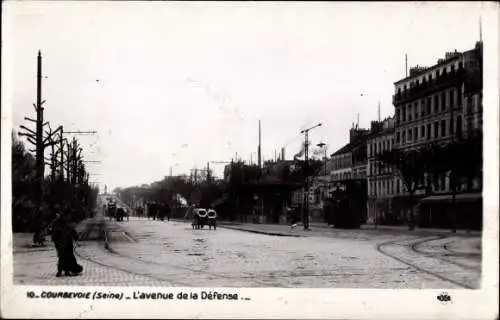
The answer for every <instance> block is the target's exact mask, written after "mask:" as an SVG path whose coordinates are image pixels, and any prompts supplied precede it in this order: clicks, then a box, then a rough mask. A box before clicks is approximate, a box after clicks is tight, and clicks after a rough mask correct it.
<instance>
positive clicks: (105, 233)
mask: <svg viewBox="0 0 500 320" xmlns="http://www.w3.org/2000/svg"><path fill="white" fill-rule="evenodd" d="M93 226H95V224H93V225H91V227H90V228H92V227H93ZM98 227H99V228H100V229H99V232H102V235H103V239H102V240H103V241H104V249H105V250H106V251H107V252H109V253H111V254H113V255H116V256H119V257H121V258H125V259H128V260H132V261H135V262H139V263H142V264H147V265H150V264H154V265H156V266H164V267H169V268H171V269H174V270H180V271H183V272H186V271H187V272H191V273H193V274H198V275H205V276H210V277H215V278H219V279H225V280H239V279H242V277H240V276H225V275H220V274H217V273H213V272H207V271H203V270H199V269H193V268H189V267H183V266H179V265H174V264H170V263H159V262H157V261H152V260H143V259H139V258H137V257H134V256H130V255H127V254H124V253H121V252H118V251H116V250H114V249H113V248H112V246H111V245H110V243H109V234H108V233H109V230H106V227H105V226H104V225H103V224H101V225H99V226H98ZM86 231H87V230H86ZM90 232H91V231H87V234H88V233H90ZM125 233H126V232H125ZM84 234H85V233H84ZM133 240H134V242H137V240H135V239H133ZM79 257H80V258H82V259H84V260H88V261H91V262H93V263H96V264H99V265H101V266H104V267H108V268H113V269H116V270H120V271H124V272H128V273H131V274H135V275H139V276H146V277H149V278H151V279H154V280H158V281H166V282H171V283H174V284H177V285H181V286H186V287H192V285H190V284H187V283H182V282H178V281H171V280H169V279H165V278H161V277H156V276H152V275H150V274H148V273H137V272H134V271H130V270H128V269H124V268H120V267H116V266H112V265H107V264H104V263H102V262H100V261H97V260H94V259H91V258H87V257H82V255H79ZM250 279H251V278H250ZM251 282H252V283H254V284H256V285H259V286H268V285H269V284H268V283H267V282H263V281H258V280H251Z"/></svg>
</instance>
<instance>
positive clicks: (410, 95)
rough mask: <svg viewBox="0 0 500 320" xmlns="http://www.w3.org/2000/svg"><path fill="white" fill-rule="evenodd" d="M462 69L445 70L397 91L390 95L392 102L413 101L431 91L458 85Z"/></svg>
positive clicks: (463, 73) (462, 76)
mask: <svg viewBox="0 0 500 320" xmlns="http://www.w3.org/2000/svg"><path fill="white" fill-rule="evenodd" d="M464 75H465V72H464V69H463V68H461V69H458V70H456V71H451V72H446V73H443V74H442V75H440V76H437V78H434V79H432V80H431V81H428V82H424V83H421V84H419V85H417V86H414V87H412V88H410V89H408V90H406V91H403V92H398V93H396V94H394V95H393V96H392V103H393V104H394V105H396V104H400V103H405V102H407V101H413V100H415V99H418V98H420V97H422V96H426V95H428V94H431V93H433V92H436V91H439V90H441V89H443V88H447V87H450V86H454V85H459V84H460V83H462V81H463V80H464Z"/></svg>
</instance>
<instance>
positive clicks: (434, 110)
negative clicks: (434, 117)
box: [431, 94, 439, 113]
mask: <svg viewBox="0 0 500 320" xmlns="http://www.w3.org/2000/svg"><path fill="white" fill-rule="evenodd" d="M438 105H439V101H438V95H437V94H436V95H434V103H433V104H432V109H431V111H432V113H436V112H437V111H438Z"/></svg>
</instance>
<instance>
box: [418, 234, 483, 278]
mask: <svg viewBox="0 0 500 320" xmlns="http://www.w3.org/2000/svg"><path fill="white" fill-rule="evenodd" d="M446 238H447V237H446V236H443V235H439V236H436V238H434V239H429V240H426V241H423V242H416V243H414V244H412V245H411V248H412V250H413V251H415V252H417V253H419V254H421V255H424V256H427V257H430V258H436V259H439V260H441V261H444V262H447V263H451V264H454V265H457V266H459V267H461V268H464V269H468V270H473V271H479V272H481V267H479V268H477V267H474V266H470V265H466V264H463V263H460V262H457V261H454V260H452V259H449V258H447V257H443V256H441V255H437V254H432V253H429V252H426V251H423V250H421V249H420V248H419V246H421V245H422V244H424V243H426V242H430V241H435V240H442V239H446ZM440 247H441V248H443V249H444V250H446V251H448V252H450V253H452V254H456V252H455V251H453V250H450V249H449V248H448V243H445V244H443V245H441V246H440Z"/></svg>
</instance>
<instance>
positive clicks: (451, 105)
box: [450, 89, 455, 109]
mask: <svg viewBox="0 0 500 320" xmlns="http://www.w3.org/2000/svg"><path fill="white" fill-rule="evenodd" d="M450 107H451V108H452V109H453V108H454V107H455V89H451V90H450Z"/></svg>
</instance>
